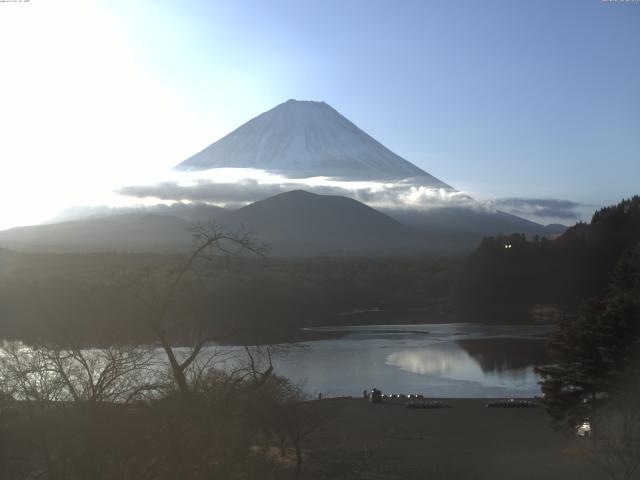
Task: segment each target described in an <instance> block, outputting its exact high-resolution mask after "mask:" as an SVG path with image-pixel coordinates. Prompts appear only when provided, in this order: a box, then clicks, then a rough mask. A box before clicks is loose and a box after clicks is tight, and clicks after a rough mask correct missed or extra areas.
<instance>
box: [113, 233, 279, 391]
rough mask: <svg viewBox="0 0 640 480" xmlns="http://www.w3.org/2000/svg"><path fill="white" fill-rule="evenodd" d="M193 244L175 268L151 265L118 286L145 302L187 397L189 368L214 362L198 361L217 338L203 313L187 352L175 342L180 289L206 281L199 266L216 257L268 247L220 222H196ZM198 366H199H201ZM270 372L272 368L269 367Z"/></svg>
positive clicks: (149, 323) (257, 251)
mask: <svg viewBox="0 0 640 480" xmlns="http://www.w3.org/2000/svg"><path fill="white" fill-rule="evenodd" d="M191 233H192V234H193V247H192V250H191V252H190V253H189V254H188V255H187V257H186V259H184V260H183V261H182V262H181V263H180V264H178V265H176V266H174V267H172V268H168V269H167V268H165V269H160V268H153V267H147V268H145V269H143V270H141V271H139V272H137V273H136V275H135V277H134V278H133V279H130V280H128V281H119V282H117V283H118V286H119V287H120V288H122V289H123V290H124V291H125V292H127V294H129V295H132V296H133V297H134V298H135V299H136V300H138V302H139V303H140V304H141V305H142V306H143V309H144V311H145V313H146V318H145V322H146V324H147V326H148V327H149V329H150V330H151V332H152V333H153V335H154V336H155V338H156V339H157V340H158V342H159V343H160V346H161V347H162V349H163V351H164V353H165V355H166V357H167V360H168V363H169V367H170V371H171V374H172V377H173V380H174V382H175V384H176V386H177V388H178V390H179V391H180V393H181V395H182V396H183V397H188V396H189V395H190V393H191V386H190V385H189V381H188V380H189V379H188V376H189V369H190V368H191V367H198V368H200V369H202V367H203V366H210V362H209V361H204V362H200V363H198V364H197V365H194V362H196V360H197V359H198V356H199V354H200V353H201V351H202V349H203V347H204V346H205V345H206V344H207V343H209V342H212V341H213V340H214V338H213V337H211V336H208V335H207V334H206V328H205V327H206V326H205V318H204V315H200V316H199V319H198V321H197V322H196V323H197V325H196V326H195V336H194V338H192V342H191V347H190V349H189V352H188V353H187V354H186V355H179V354H178V353H177V351H176V349H175V348H174V344H173V342H172V334H171V332H172V329H173V328H174V327H175V326H176V325H177V324H179V323H180V318H178V317H179V316H180V314H176V307H177V303H178V296H179V293H180V289H181V288H184V287H185V285H186V284H187V283H189V282H187V280H189V281H190V282H191V283H196V284H199V285H202V283H203V278H202V275H201V272H200V271H199V267H200V266H201V263H202V262H211V261H212V260H213V259H214V258H215V257H220V256H222V257H227V258H228V257H231V256H236V255H239V254H241V253H249V254H254V255H262V254H263V253H264V247H262V246H260V245H258V244H256V243H255V242H254V240H253V239H252V237H251V236H250V235H249V234H248V233H247V232H244V231H239V232H233V233H230V232H226V231H225V230H224V229H223V228H222V227H221V226H220V225H217V224H215V223H211V224H206V225H205V224H196V225H195V226H194V227H193V228H192V229H191ZM198 368H196V370H198ZM269 373H270V370H269Z"/></svg>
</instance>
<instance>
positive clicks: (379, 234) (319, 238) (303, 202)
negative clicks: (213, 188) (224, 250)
mask: <svg viewBox="0 0 640 480" xmlns="http://www.w3.org/2000/svg"><path fill="white" fill-rule="evenodd" d="M218 221H219V223H220V224H221V225H223V226H225V227H226V228H228V229H230V230H237V229H240V228H245V229H247V230H249V231H251V232H253V234H254V235H255V237H256V238H257V239H259V240H260V241H261V242H265V243H266V244H267V245H268V246H269V247H270V248H269V252H270V253H272V254H275V255H285V256H288V255H294V256H299V255H314V254H315V255H323V254H351V255H354V254H357V255H359V256H362V255H366V254H368V253H369V254H381V253H394V252H395V253H397V252H399V251H407V250H417V249H420V248H422V249H424V248H425V246H424V242H423V239H422V238H421V237H420V236H419V235H417V234H416V233H415V232H414V231H412V230H411V229H410V228H408V227H406V226H405V225H402V224H401V223H399V222H397V221H396V220H394V219H392V218H390V217H389V216H387V215H385V214H383V213H381V212H379V211H377V210H374V209H373V208H371V207H368V206H366V205H364V204H363V203H360V202H358V201H356V200H353V199H351V198H346V197H340V196H332V195H316V194H313V193H309V192H305V191H303V190H296V191H292V192H287V193H283V194H280V195H275V196H273V197H270V198H267V199H266V200H261V201H258V202H255V203H253V204H251V205H248V206H246V207H243V208H241V209H239V210H236V211H234V212H231V213H228V214H225V215H223V216H221V217H220V218H219V219H218Z"/></svg>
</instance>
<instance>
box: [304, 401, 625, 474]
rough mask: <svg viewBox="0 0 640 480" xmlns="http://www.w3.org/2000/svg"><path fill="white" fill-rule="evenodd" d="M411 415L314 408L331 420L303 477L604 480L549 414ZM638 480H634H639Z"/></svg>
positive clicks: (465, 407) (359, 404)
mask: <svg viewBox="0 0 640 480" xmlns="http://www.w3.org/2000/svg"><path fill="white" fill-rule="evenodd" d="M446 402H447V403H449V404H450V405H451V407H452V408H447V409H426V410H409V409H406V408H404V406H403V404H402V403H400V402H398V403H386V404H379V405H373V404H370V403H368V402H366V401H364V400H361V399H327V400H321V401H314V402H313V403H314V408H317V409H318V411H321V412H322V413H323V414H324V415H325V416H326V418H327V419H328V420H327V424H326V427H325V428H324V429H323V430H322V431H321V432H319V433H318V434H316V435H315V437H314V439H313V440H312V441H311V442H310V443H309V447H310V448H309V451H310V452H311V453H310V456H309V458H308V460H307V465H306V468H304V469H303V470H305V474H306V475H307V476H310V477H311V478H327V479H329V478H336V479H421V480H426V479H503V478H504V479H537V480H538V479H545V480H552V479H573V478H575V479H585V480H590V479H604V478H608V477H607V476H606V475H605V474H603V473H602V472H601V471H600V470H599V469H598V468H597V467H596V466H594V464H593V463H592V462H591V461H590V460H589V459H588V458H587V456H586V455H585V453H584V445H585V444H584V441H583V440H579V439H572V438H568V437H566V436H564V435H562V434H560V433H558V432H556V431H554V430H553V429H552V428H551V426H550V423H549V418H548V416H547V414H546V412H545V410H544V409H543V408H539V407H538V408H487V407H486V406H485V404H486V402H487V400H486V399H456V400H446ZM634 478H635V477H634Z"/></svg>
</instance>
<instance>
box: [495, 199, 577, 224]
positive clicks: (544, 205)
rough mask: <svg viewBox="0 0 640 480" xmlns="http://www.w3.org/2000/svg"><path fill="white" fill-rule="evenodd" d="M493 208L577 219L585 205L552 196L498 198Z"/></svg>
mask: <svg viewBox="0 0 640 480" xmlns="http://www.w3.org/2000/svg"><path fill="white" fill-rule="evenodd" d="M494 205H495V208H496V209H498V210H503V211H505V212H508V213H512V214H514V215H519V216H523V217H537V218H556V219H559V220H579V219H580V218H581V217H582V216H583V215H582V212H581V211H580V210H581V209H582V208H584V207H585V206H586V205H583V204H581V203H576V202H572V201H571V200H560V199H552V198H519V197H514V198H498V199H496V200H495V202H494Z"/></svg>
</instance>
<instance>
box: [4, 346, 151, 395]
mask: <svg viewBox="0 0 640 480" xmlns="http://www.w3.org/2000/svg"><path fill="white" fill-rule="evenodd" d="M158 373H159V368H158V366H157V364H156V362H155V361H154V359H153V352H152V351H151V350H150V349H147V348H143V347H138V346H117V345H116V346H108V347H104V348H99V349H81V348H79V347H73V348H59V347H52V346H45V345H33V346H28V345H24V344H22V343H20V342H4V344H3V345H2V348H1V349H0V384H1V385H2V388H3V390H4V393H5V394H6V395H8V396H10V397H12V398H14V399H17V400H25V401H33V402H39V403H50V402H60V401H64V402H69V401H74V402H120V403H127V402H131V401H132V400H135V399H138V398H142V397H144V396H145V395H147V394H149V393H150V392H152V391H157V390H158V389H160V388H161V386H162V385H161V382H160V376H159V374H158Z"/></svg>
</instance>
